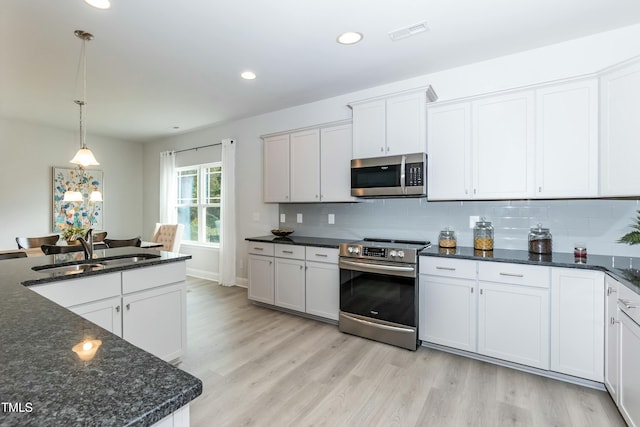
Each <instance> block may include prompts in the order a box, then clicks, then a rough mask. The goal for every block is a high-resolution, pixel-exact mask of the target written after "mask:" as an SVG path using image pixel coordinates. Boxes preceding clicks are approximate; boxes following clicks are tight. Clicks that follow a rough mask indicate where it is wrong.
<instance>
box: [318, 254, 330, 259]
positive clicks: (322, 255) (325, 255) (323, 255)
mask: <svg viewBox="0 0 640 427" xmlns="http://www.w3.org/2000/svg"><path fill="white" fill-rule="evenodd" d="M315 256H321V257H323V258H326V257H328V256H329V255H327V254H315Z"/></svg>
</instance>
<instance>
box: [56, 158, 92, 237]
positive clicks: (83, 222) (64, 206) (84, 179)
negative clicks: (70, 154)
mask: <svg viewBox="0 0 640 427" xmlns="http://www.w3.org/2000/svg"><path fill="white" fill-rule="evenodd" d="M67 191H78V192H80V194H82V201H78V202H69V201H65V200H64V194H65V193H66V192H67ZM94 191H100V192H101V193H104V192H103V174H102V171H99V170H91V169H81V168H75V169H68V168H56V167H54V168H53V231H54V232H62V231H63V230H64V229H65V228H67V227H69V226H75V227H83V228H85V229H88V228H94V229H96V230H102V229H103V227H104V223H103V215H102V211H103V203H104V202H102V201H92V200H90V197H91V193H92V192H94Z"/></svg>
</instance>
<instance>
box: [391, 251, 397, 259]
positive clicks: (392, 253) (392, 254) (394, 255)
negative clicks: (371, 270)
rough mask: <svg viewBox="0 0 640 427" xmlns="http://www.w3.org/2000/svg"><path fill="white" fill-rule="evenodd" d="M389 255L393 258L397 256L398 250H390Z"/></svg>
mask: <svg viewBox="0 0 640 427" xmlns="http://www.w3.org/2000/svg"><path fill="white" fill-rule="evenodd" d="M389 256H390V257H391V258H395V257H396V251H394V250H392V251H391V252H389Z"/></svg>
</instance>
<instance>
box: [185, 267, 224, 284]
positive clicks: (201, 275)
mask: <svg viewBox="0 0 640 427" xmlns="http://www.w3.org/2000/svg"><path fill="white" fill-rule="evenodd" d="M187 276H191V277H197V278H198V279H205V280H213V281H214V282H217V281H218V273H214V272H211V271H207V270H198V269H197V268H187Z"/></svg>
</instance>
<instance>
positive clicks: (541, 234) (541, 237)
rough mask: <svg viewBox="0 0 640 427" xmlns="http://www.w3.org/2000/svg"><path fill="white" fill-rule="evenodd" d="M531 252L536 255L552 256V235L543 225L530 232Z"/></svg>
mask: <svg viewBox="0 0 640 427" xmlns="http://www.w3.org/2000/svg"><path fill="white" fill-rule="evenodd" d="M529 252H531V253H534V254H543V255H550V254H551V233H550V232H549V229H548V228H542V224H538V226H537V227H533V228H531V231H530V232H529Z"/></svg>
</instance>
